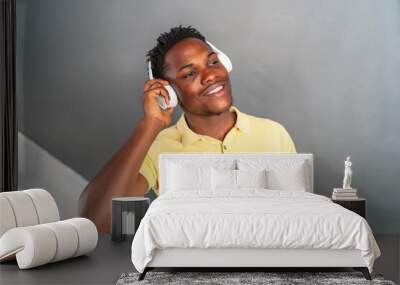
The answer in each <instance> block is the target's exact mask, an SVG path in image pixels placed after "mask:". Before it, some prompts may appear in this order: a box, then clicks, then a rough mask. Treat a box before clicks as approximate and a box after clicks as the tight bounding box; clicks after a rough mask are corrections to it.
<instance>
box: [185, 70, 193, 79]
mask: <svg viewBox="0 0 400 285" xmlns="http://www.w3.org/2000/svg"><path fill="white" fill-rule="evenodd" d="M194 74H195V72H194V71H191V72H189V73H186V74H185V76H183V78H188V77H190V76H193V75H194Z"/></svg>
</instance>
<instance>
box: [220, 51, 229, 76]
mask: <svg viewBox="0 0 400 285" xmlns="http://www.w3.org/2000/svg"><path fill="white" fill-rule="evenodd" d="M218 59H219V61H220V62H221V63H222V64H223V65H224V66H225V68H226V70H227V71H228V72H231V71H232V63H231V60H230V59H229V57H228V56H226V55H225V54H223V53H218Z"/></svg>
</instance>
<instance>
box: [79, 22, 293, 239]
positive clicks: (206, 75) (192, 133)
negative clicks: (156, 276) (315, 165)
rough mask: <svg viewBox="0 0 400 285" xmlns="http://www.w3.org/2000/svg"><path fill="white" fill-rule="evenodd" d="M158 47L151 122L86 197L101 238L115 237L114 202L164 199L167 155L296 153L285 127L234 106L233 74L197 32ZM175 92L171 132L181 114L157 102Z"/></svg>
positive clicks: (147, 98)
mask: <svg viewBox="0 0 400 285" xmlns="http://www.w3.org/2000/svg"><path fill="white" fill-rule="evenodd" d="M157 41H158V43H157V46H156V47H154V48H153V49H152V50H150V51H149V52H148V54H147V56H148V60H150V61H151V63H152V70H153V75H154V78H155V79H154V80H147V81H146V82H145V84H144V95H143V107H144V117H143V118H142V119H141V120H140V121H139V123H138V125H137V126H136V128H135V130H134V131H133V133H132V135H131V137H130V138H129V139H128V141H127V143H126V144H125V145H124V146H123V147H122V148H121V150H119V152H118V153H117V154H116V155H115V156H114V157H113V158H112V159H111V161H110V162H108V164H107V165H106V166H105V167H104V168H103V169H102V170H101V171H100V172H99V174H97V176H96V177H95V178H94V179H93V181H91V182H90V183H89V184H88V186H87V187H86V188H85V190H84V192H83V193H82V194H81V197H80V212H81V215H82V216H84V217H87V218H89V219H91V220H92V221H93V222H94V223H95V224H96V226H97V228H98V230H99V232H101V233H108V232H110V213H111V199H112V197H117V196H143V195H144V194H145V193H146V192H147V191H148V190H149V189H150V188H153V190H154V191H155V192H156V194H157V195H158V194H159V192H158V188H159V187H158V155H159V154H160V153H162V152H217V153H226V152H291V153H295V152H296V148H295V146H294V143H293V141H292V139H291V137H290V135H289V134H288V132H287V131H286V129H285V128H284V127H283V126H282V125H281V124H279V123H277V122H274V121H272V120H269V119H265V118H258V117H254V116H251V115H247V114H245V113H242V112H240V111H239V110H238V108H236V107H235V106H233V98H232V94H231V83H230V79H229V74H228V72H227V70H226V69H225V67H224V66H223V65H222V64H221V62H220V61H219V60H218V56H217V54H216V53H215V52H214V51H213V50H212V48H211V47H209V46H208V44H207V43H206V40H205V38H204V37H203V36H202V35H201V34H200V33H199V32H198V31H197V30H196V29H194V28H192V27H190V26H189V27H182V26H179V27H175V28H172V29H171V30H170V31H169V32H168V33H164V34H161V35H160V36H159V38H158V39H157ZM168 84H169V85H171V86H172V87H173V88H174V90H175V91H176V94H177V96H178V102H179V105H180V107H181V108H182V110H183V114H182V115H181V117H180V119H179V120H178V122H177V123H176V124H175V125H173V126H171V127H168V126H169V125H170V124H171V116H172V113H173V111H174V109H173V108H168V109H167V110H165V111H163V110H162V109H161V108H160V107H159V105H158V103H157V100H156V96H158V95H161V96H163V97H164V98H165V100H166V101H167V103H169V96H168V91H167V90H166V89H165V88H164V86H165V85H168Z"/></svg>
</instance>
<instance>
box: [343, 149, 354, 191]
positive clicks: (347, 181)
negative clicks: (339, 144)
mask: <svg viewBox="0 0 400 285" xmlns="http://www.w3.org/2000/svg"><path fill="white" fill-rule="evenodd" d="M351 175H352V170H351V161H350V156H348V157H346V161H345V162H344V178H343V189H352V188H351Z"/></svg>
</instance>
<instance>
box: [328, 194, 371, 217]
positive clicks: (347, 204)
mask: <svg viewBox="0 0 400 285" xmlns="http://www.w3.org/2000/svg"><path fill="white" fill-rule="evenodd" d="M332 202H334V203H336V204H339V205H340V206H342V207H344V208H346V209H348V210H350V211H353V212H354V213H357V214H359V215H360V216H361V217H363V218H364V219H365V218H366V215H365V213H366V203H367V201H366V199H365V198H358V199H355V200H336V199H332Z"/></svg>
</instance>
